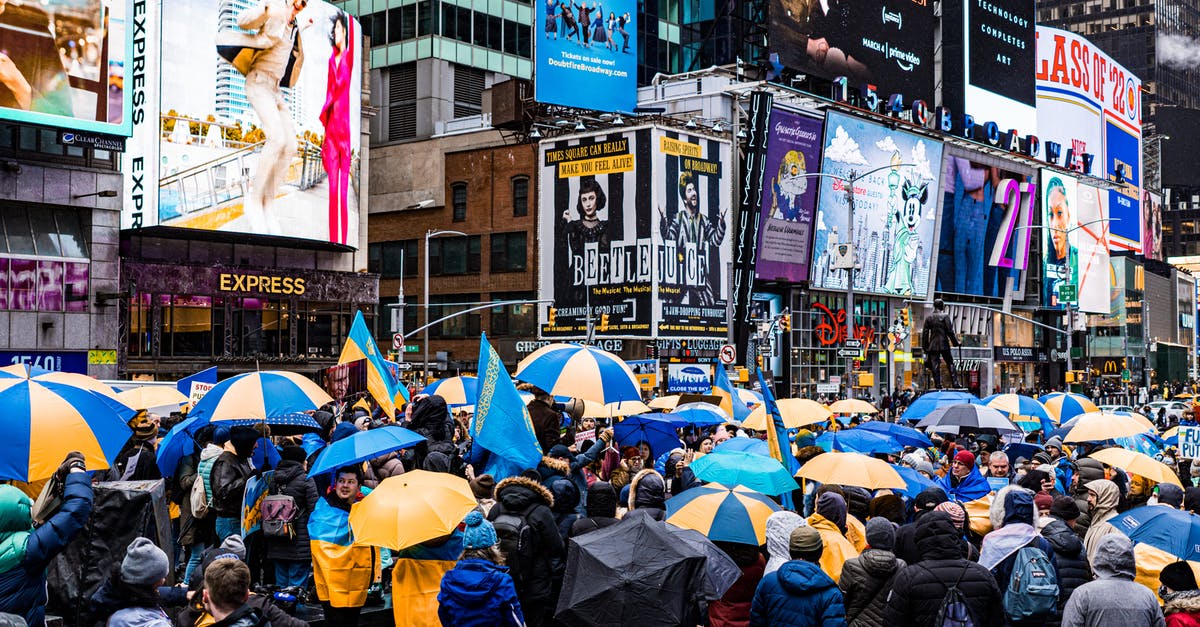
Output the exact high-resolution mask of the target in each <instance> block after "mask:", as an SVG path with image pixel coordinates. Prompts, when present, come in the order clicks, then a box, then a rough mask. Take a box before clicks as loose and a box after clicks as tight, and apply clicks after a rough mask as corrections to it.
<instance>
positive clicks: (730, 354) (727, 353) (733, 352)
mask: <svg viewBox="0 0 1200 627" xmlns="http://www.w3.org/2000/svg"><path fill="white" fill-rule="evenodd" d="M719 356H720V358H721V363H723V364H725V365H726V366H728V365H731V364H732V363H733V362H735V361H737V349H736V348H734V347H733V344H726V345H724V346H722V347H721V352H720V353H719Z"/></svg>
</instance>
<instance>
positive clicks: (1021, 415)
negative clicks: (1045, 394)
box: [982, 394, 1057, 433]
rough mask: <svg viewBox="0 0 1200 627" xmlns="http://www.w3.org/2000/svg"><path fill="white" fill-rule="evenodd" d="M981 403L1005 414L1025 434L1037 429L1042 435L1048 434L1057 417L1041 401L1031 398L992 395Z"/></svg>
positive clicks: (1017, 395)
mask: <svg viewBox="0 0 1200 627" xmlns="http://www.w3.org/2000/svg"><path fill="white" fill-rule="evenodd" d="M982 402H983V404H984V405H987V406H988V407H991V408H992V409H998V410H1000V411H1002V412H1004V413H1005V414H1007V415H1008V419H1009V420H1011V421H1013V423H1015V424H1016V425H1017V426H1018V427H1021V428H1022V429H1024V430H1025V432H1026V433H1028V432H1030V431H1036V430H1038V429H1041V430H1042V433H1050V432H1051V431H1053V430H1054V423H1055V421H1056V419H1057V416H1055V415H1053V414H1051V413H1050V411H1049V410H1048V409H1046V406H1045V405H1043V404H1042V403H1041V401H1039V400H1037V399H1036V398H1033V397H1032V396H1022V395H1020V394H993V395H991V396H988V397H985V398H984V399H983V400H982Z"/></svg>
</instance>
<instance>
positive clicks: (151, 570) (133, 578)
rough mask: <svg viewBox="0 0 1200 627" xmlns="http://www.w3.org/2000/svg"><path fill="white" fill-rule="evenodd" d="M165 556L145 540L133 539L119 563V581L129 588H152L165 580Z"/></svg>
mask: <svg viewBox="0 0 1200 627" xmlns="http://www.w3.org/2000/svg"><path fill="white" fill-rule="evenodd" d="M170 569H171V564H170V562H168V561H167V554H166V553H165V552H163V550H162V549H160V548H158V547H157V546H155V545H154V543H153V542H151V541H150V540H148V539H146V538H134V540H133V542H130V543H129V548H128V549H126V550H125V559H124V560H122V561H121V581H123V582H125V583H127V584H129V585H131V586H154V585H158V582H160V581H162V580H163V579H166V578H167V573H168V572H170Z"/></svg>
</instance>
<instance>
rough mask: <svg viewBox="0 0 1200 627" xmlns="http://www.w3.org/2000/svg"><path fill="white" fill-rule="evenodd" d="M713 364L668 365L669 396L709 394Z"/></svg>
mask: <svg viewBox="0 0 1200 627" xmlns="http://www.w3.org/2000/svg"><path fill="white" fill-rule="evenodd" d="M710 391H712V364H667V393H668V394H708V393H709V392H710Z"/></svg>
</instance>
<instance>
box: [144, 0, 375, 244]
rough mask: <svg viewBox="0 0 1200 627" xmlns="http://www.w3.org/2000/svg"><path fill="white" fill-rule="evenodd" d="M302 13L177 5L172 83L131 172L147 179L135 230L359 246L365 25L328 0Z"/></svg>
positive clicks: (164, 68)
mask: <svg viewBox="0 0 1200 627" xmlns="http://www.w3.org/2000/svg"><path fill="white" fill-rule="evenodd" d="M240 7H247V8H244V9H240ZM267 7H270V8H269V9H268V8H267ZM291 7H292V5H291V3H285V2H283V1H282V0H263V1H262V2H261V3H257V2H250V3H238V2H234V1H233V0H201V1H195V2H193V1H185V0H164V2H163V3H162V9H163V11H162V15H163V18H162V24H161V31H162V32H161V37H160V39H161V41H164V42H168V45H164V46H162V50H161V54H153V55H151V56H153V57H157V59H156V62H157V63H160V64H161V75H162V82H161V88H160V89H159V90H158V91H159V93H157V94H156V93H154V92H148V93H147V96H149V97H150V101H149V102H147V104H146V106H145V107H144V110H142V114H141V115H142V117H143V118H144V119H143V121H142V122H141V123H136V122H137V121H136V120H135V126H134V140H132V141H131V143H137V144H139V145H137V146H134V147H132V148H131V153H130V154H128V155H127V157H126V167H125V169H126V172H128V173H130V174H129V175H127V177H131V176H133V174H135V173H136V174H138V177H137V178H139V179H140V180H141V184H140V185H138V186H137V189H136V190H135V191H134V192H133V193H134V194H135V198H134V199H133V200H135V202H127V203H126V207H127V209H126V210H125V212H123V214H122V228H127V229H128V228H145V227H155V226H158V227H171V228H179V229H196V230H203V231H218V232H227V233H250V234H254V235H262V236H276V237H283V238H291V239H301V240H317V241H322V242H330V243H334V244H338V245H344V246H354V245H356V243H357V240H358V185H359V159H360V154H359V146H360V138H361V118H362V115H361V100H362V98H361V93H362V71H361V69H362V50H361V48H362V46H361V42H362V35H361V31H360V27H359V24H358V22H357V21H356V20H355V19H354V18H353V17H351V16H350V15H349V14H347V13H345V12H343V11H341V10H339V9H337V8H335V7H334V6H332V5H331V4H328V3H326V2H324V1H323V0H311V1H310V2H308V4H307V6H305V7H304V8H303V9H302V10H300V11H298V12H294V10H293V9H292V8H291ZM239 9H240V10H239ZM293 13H294V14H293ZM293 24H294V25H295V26H294V27H293V26H292V25H293ZM152 52H157V51H152ZM129 182H130V183H133V184H136V182H135V181H133V180H130V181H129ZM126 187H127V189H129V187H130V185H128V184H127V186H126ZM156 191H157V193H155V192H156ZM137 194H141V196H140V197H138V196H136V195H137Z"/></svg>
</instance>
